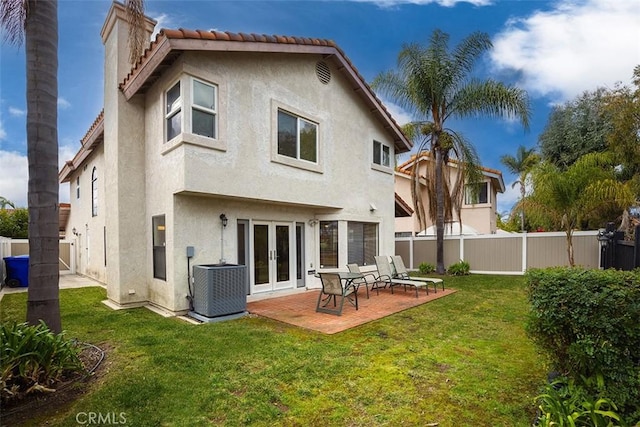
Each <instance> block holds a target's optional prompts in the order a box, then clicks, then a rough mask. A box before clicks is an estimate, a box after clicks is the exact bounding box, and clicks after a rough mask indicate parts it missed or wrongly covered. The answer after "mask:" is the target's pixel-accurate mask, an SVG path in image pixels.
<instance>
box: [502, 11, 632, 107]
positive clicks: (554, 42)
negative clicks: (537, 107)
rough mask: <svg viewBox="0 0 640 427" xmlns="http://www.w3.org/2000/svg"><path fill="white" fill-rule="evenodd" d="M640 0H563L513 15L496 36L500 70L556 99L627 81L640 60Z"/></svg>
mask: <svg viewBox="0 0 640 427" xmlns="http://www.w3.org/2000/svg"><path fill="white" fill-rule="evenodd" d="M638 16H640V2H637V1H635V0H618V1H607V0H586V1H583V2H573V1H568V0H563V1H561V2H558V3H556V5H555V8H554V9H552V10H548V11H536V12H534V13H532V14H531V15H530V16H528V17H524V18H514V19H511V20H510V21H509V22H507V24H506V28H505V29H504V30H503V31H502V32H500V33H499V34H497V35H496V37H495V39H494V41H493V44H494V49H493V51H492V53H491V59H492V61H493V65H494V67H495V68H496V70H498V71H501V70H508V71H515V72H517V73H518V75H519V79H520V82H519V83H520V85H522V86H523V87H524V88H525V89H527V90H528V91H530V92H531V93H532V95H534V96H550V97H553V98H556V99H555V101H556V102H563V101H566V100H569V99H573V98H574V97H576V96H577V95H579V94H581V93H582V92H584V91H586V90H594V89H596V88H597V87H599V86H607V87H613V86H614V84H615V83H616V82H623V83H625V84H627V83H629V82H630V80H631V75H632V72H633V68H634V66H635V65H637V64H638V63H640V44H639V43H638V40H639V39H640V26H638Z"/></svg>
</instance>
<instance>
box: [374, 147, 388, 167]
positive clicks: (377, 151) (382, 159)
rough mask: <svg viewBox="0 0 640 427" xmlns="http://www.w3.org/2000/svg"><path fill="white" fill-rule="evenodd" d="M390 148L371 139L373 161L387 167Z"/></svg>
mask: <svg viewBox="0 0 640 427" xmlns="http://www.w3.org/2000/svg"><path fill="white" fill-rule="evenodd" d="M390 158H391V148H390V147H389V146H388V145H385V144H383V143H381V142H378V141H373V163H375V164H376V165H380V166H386V167H389V166H390V164H391V160H390Z"/></svg>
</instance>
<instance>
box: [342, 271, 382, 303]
mask: <svg viewBox="0 0 640 427" xmlns="http://www.w3.org/2000/svg"><path fill="white" fill-rule="evenodd" d="M347 268H348V269H349V271H350V272H352V273H358V274H362V279H356V280H354V282H355V283H357V284H359V285H364V287H365V288H366V289H367V299H369V286H371V290H374V289H375V290H376V295H380V288H381V286H380V285H382V288H383V289H384V288H385V287H386V286H387V283H386V282H384V281H381V280H378V276H377V275H375V274H374V273H363V272H362V271H360V267H359V266H358V264H347Z"/></svg>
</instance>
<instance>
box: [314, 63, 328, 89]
mask: <svg viewBox="0 0 640 427" xmlns="http://www.w3.org/2000/svg"><path fill="white" fill-rule="evenodd" d="M316 76H318V80H320V81H321V82H322V83H323V84H325V85H326V84H329V82H330V81H331V69H330V68H329V66H328V65H327V64H326V63H325V62H322V61H318V63H317V64H316Z"/></svg>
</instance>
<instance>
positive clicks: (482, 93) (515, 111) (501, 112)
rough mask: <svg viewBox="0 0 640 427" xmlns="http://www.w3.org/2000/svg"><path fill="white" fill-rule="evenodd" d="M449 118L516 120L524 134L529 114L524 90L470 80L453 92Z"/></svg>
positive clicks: (500, 83) (498, 83)
mask: <svg viewBox="0 0 640 427" xmlns="http://www.w3.org/2000/svg"><path fill="white" fill-rule="evenodd" d="M449 114H451V115H455V116H456V117H460V118H465V117H472V116H480V115H482V116H488V117H501V118H506V119H512V118H518V119H520V123H521V124H522V126H523V127H524V128H525V130H528V129H529V118H530V117H531V110H530V107H529V96H528V95H527V92H526V91H525V90H523V89H520V88H517V87H515V86H507V85H505V84H504V83H502V82H497V81H495V80H485V81H478V80H472V81H470V82H469V83H467V84H466V85H464V86H463V87H461V88H460V89H459V90H458V91H457V93H456V94H455V96H454V98H453V99H452V101H451V107H450V109H449Z"/></svg>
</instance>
